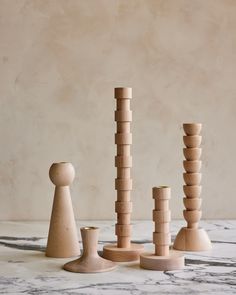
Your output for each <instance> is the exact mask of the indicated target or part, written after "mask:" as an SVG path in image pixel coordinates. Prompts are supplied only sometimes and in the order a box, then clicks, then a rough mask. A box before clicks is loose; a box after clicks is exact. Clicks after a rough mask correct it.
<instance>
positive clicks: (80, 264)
mask: <svg viewBox="0 0 236 295" xmlns="http://www.w3.org/2000/svg"><path fill="white" fill-rule="evenodd" d="M80 231H81V236H82V243H83V254H82V256H81V257H80V258H78V259H76V260H73V261H70V262H68V263H66V264H65V265H64V266H63V268H64V269H65V270H67V271H70V272H80V273H96V272H105V271H110V270H113V269H114V268H115V267H116V264H115V263H114V262H112V261H110V260H106V259H104V258H102V257H101V256H99V255H98V252H97V243H98V233H99V228H98V227H82V228H81V229H80Z"/></svg>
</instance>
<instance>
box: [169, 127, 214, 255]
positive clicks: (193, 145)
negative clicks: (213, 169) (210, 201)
mask: <svg viewBox="0 0 236 295" xmlns="http://www.w3.org/2000/svg"><path fill="white" fill-rule="evenodd" d="M201 128H202V124H200V123H188V124H183V129H184V131H185V134H186V135H184V136H183V141H184V144H185V146H186V147H185V148H184V149H183V152H184V156H185V159H186V160H184V161H183V167H184V169H185V171H186V172H184V173H183V178H184V182H185V185H184V186H183V190H184V194H185V198H183V203H184V206H185V208H186V210H184V211H183V215H184V219H185V220H186V221H187V227H183V228H182V229H181V230H180V231H179V233H178V234H177V236H176V239H175V242H174V245H173V247H174V248H175V249H177V250H187V251H201V250H208V249H210V248H211V242H210V239H209V237H208V235H207V233H206V232H205V230H204V229H202V228H199V221H200V219H201V216H202V211H201V203H202V199H201V198H200V195H201V190H202V187H201V185H200V184H201V178H202V174H201V173H200V170H201V166H202V162H201V161H200V157H201V153H202V149H201V148H200V145H201V141H202V136H201V135H200V132H201Z"/></svg>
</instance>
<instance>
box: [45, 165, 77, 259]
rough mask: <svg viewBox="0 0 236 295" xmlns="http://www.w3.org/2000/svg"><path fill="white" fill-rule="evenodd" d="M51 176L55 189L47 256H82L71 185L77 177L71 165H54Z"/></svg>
mask: <svg viewBox="0 0 236 295" xmlns="http://www.w3.org/2000/svg"><path fill="white" fill-rule="evenodd" d="M49 176H50V179H51V181H52V182H53V184H54V185H55V186H56V187H55V194H54V200H53V207H52V213H51V220H50V227H49V233H48V240H47V247H46V256H48V257H56V258H66V257H73V256H78V255H79V254H80V248H79V242H78V235H77V229H76V224H75V219H74V212H73V207H72V203H71V196H70V188H69V185H70V184H71V183H72V182H73V180H74V177H75V170H74V167H73V166H72V164H71V163H66V162H62V163H54V164H53V165H52V166H51V167H50V170H49Z"/></svg>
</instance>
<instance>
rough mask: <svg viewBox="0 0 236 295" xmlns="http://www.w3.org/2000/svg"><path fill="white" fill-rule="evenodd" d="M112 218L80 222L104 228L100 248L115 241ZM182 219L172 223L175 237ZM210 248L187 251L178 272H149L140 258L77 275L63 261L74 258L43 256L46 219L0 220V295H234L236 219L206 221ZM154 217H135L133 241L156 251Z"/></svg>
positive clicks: (235, 280) (101, 233)
mask: <svg viewBox="0 0 236 295" xmlns="http://www.w3.org/2000/svg"><path fill="white" fill-rule="evenodd" d="M114 224H115V222H114V221H87V222H86V221H81V222H77V226H78V228H79V227H81V226H98V227H100V241H99V249H100V250H101V249H102V247H103V245H104V244H105V243H107V242H114V241H115V236H114ZM183 225H184V221H173V222H172V225H171V227H172V228H171V233H172V240H173V239H174V237H175V235H176V233H177V232H178V230H179V228H180V227H181V226H183ZM201 226H202V227H204V228H205V229H206V230H207V232H208V234H209V236H210V238H211V240H212V244H213V249H212V250H211V251H205V252H195V253H193V252H188V253H186V254H185V263H186V266H185V268H184V269H183V270H180V271H166V272H158V271H149V270H144V269H140V267H139V264H138V262H132V263H120V264H119V265H118V267H117V268H116V269H115V270H114V271H111V272H107V273H99V274H76V273H70V272H66V271H64V270H63V269H62V265H63V264H64V263H65V262H67V261H70V260H71V259H70V258H69V259H55V258H48V257H45V254H44V250H45V245H46V241H47V240H46V236H47V231H48V223H47V222H0V294H86V295H88V294H104V295H106V294H107V295H108V294H109V295H116V294H119V295H121V294H122V295H123V294H124V295H126V294H190V293H191V294H214V295H216V294H236V220H234V221H232V220H224V221H220V220H216V221H202V222H201ZM152 231H153V223H152V222H151V221H134V222H133V236H132V240H133V241H135V242H138V243H142V244H144V246H145V248H146V250H150V251H153V248H154V246H153V244H152V242H151V236H152Z"/></svg>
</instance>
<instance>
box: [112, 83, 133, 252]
mask: <svg viewBox="0 0 236 295" xmlns="http://www.w3.org/2000/svg"><path fill="white" fill-rule="evenodd" d="M131 98H132V89H131V88H115V99H116V111H115V121H116V124H117V133H116V134H115V143H116V145H117V156H116V157H115V166H116V167H117V178H116V180H115V189H116V190H117V201H116V204H115V211H116V213H117V224H116V235H117V247H118V248H127V247H130V236H131V224H130V214H131V212H132V203H131V201H130V192H131V190H132V179H131V178H130V169H131V167H132V157H131V155H130V146H131V144H132V134H131V132H130V122H131V121H132V111H131V110H130V99H131Z"/></svg>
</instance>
